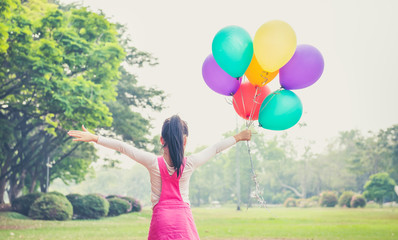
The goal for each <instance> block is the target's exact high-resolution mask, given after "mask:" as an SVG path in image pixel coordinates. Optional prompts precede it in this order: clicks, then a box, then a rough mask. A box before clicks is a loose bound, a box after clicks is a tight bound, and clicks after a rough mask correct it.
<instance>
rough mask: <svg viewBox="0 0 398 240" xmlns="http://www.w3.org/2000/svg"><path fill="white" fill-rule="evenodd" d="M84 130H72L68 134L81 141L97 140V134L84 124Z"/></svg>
mask: <svg viewBox="0 0 398 240" xmlns="http://www.w3.org/2000/svg"><path fill="white" fill-rule="evenodd" d="M82 129H83V131H78V130H71V131H69V132H68V135H69V136H71V137H74V138H75V139H73V141H80V142H97V141H98V136H97V135H95V134H92V133H90V132H89V131H88V130H87V129H86V128H85V127H84V125H82Z"/></svg>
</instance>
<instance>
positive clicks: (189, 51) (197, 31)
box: [61, 0, 398, 162]
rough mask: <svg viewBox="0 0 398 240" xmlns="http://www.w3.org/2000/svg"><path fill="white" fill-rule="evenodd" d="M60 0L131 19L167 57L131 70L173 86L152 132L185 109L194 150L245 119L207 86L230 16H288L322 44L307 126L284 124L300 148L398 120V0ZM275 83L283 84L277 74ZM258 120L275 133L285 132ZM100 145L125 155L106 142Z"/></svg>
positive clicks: (305, 92)
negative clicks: (207, 65) (209, 62)
mask: <svg viewBox="0 0 398 240" xmlns="http://www.w3.org/2000/svg"><path fill="white" fill-rule="evenodd" d="M61 2H63V3H72V2H77V3H80V4H82V5H84V6H88V7H89V8H90V9H91V10H94V11H97V10H98V9H101V10H102V11H103V12H104V13H105V14H106V16H108V17H109V18H110V20H111V21H113V22H120V23H122V24H125V25H126V26H127V27H128V32H129V34H130V35H131V38H132V40H133V45H134V46H136V47H137V48H138V49H139V50H141V51H146V52H149V53H152V54H153V56H154V57H156V58H158V62H159V64H158V65H157V66H155V67H149V66H148V67H144V68H141V69H133V70H132V72H133V73H134V74H136V75H137V76H138V82H139V84H140V85H145V86H150V87H156V88H158V89H161V90H163V91H165V93H166V94H167V95H168V98H167V100H166V102H165V103H164V104H165V106H166V107H167V108H166V109H165V110H163V111H162V112H161V113H149V114H150V116H151V118H153V119H154V121H153V125H154V128H153V131H152V135H156V134H159V133H160V130H161V125H162V123H163V121H164V119H165V118H167V117H170V116H171V115H173V114H179V115H180V117H181V118H183V119H184V120H186V121H187V122H188V125H189V128H190V129H189V130H190V137H189V142H188V146H187V150H188V151H194V149H195V148H196V147H198V146H202V145H210V144H212V143H215V142H217V141H218V140H220V139H222V134H223V133H225V132H227V131H231V130H234V129H235V128H236V123H237V121H238V123H239V125H242V124H244V121H243V120H242V119H239V120H238V117H237V114H236V113H235V111H234V109H233V107H232V105H229V104H228V103H227V101H226V99H225V97H224V96H221V95H219V94H217V93H215V92H213V91H212V90H211V89H210V88H208V87H207V85H206V84H205V82H204V80H203V78H202V72H201V71H202V63H203V61H204V60H205V58H206V57H207V56H208V55H209V54H210V53H211V44H212V40H213V37H214V36H215V34H216V33H217V32H218V31H219V30H220V29H222V28H223V27H226V26H229V25H237V26H240V27H242V28H244V29H246V30H247V31H248V32H249V33H250V34H251V36H252V38H253V37H254V35H255V33H256V30H257V29H258V28H259V27H260V26H261V25H262V24H264V23H265V22H267V21H270V20H275V19H279V20H282V21H285V22H287V23H288V24H289V25H290V26H291V27H292V28H293V29H294V31H295V32H296V35H297V41H298V44H310V45H313V46H315V47H316V48H318V49H319V50H320V51H321V53H322V55H323V57H324V60H325V69H324V72H323V75H322V77H321V78H320V80H318V82H316V83H315V84H314V85H312V86H310V87H308V88H305V89H302V90H296V91H294V92H295V93H296V94H297V95H298V96H299V97H300V99H301V101H302V103H303V107H304V114H303V117H302V118H301V120H300V122H299V123H306V124H307V126H306V127H302V128H301V127H299V126H298V125H296V126H294V127H293V128H291V129H288V130H286V131H284V132H287V133H288V134H289V136H291V137H292V139H294V140H295V141H296V142H297V146H298V148H299V147H300V146H303V145H304V144H307V143H308V142H311V141H314V142H315V145H314V146H315V150H317V151H321V150H322V148H323V147H324V143H325V142H326V141H327V140H328V139H330V138H333V137H336V136H338V132H339V131H344V130H351V129H360V130H361V131H362V132H367V131H378V130H379V129H385V128H387V127H390V126H392V125H393V124H397V123H398V107H397V103H398V94H397V93H396V92H397V88H398V77H397V69H398V59H397V56H398V14H397V13H398V1H396V0H379V1H376V0H375V1H373V0H362V1H356V0H350V1H348V0H333V1H332V0H323V1H320V0H304V1H296V0H290V1H287V0H278V1H277V0H274V1H251V0H246V1H233V0H217V1H216V0H211V1H209V0H201V1H187V0H169V1H160V0H159V1H154V0H147V1H138V0H129V1H127V0H125V1H123V0H112V1H109V0H84V1H70V0H62V1H61ZM269 86H270V88H271V90H276V89H278V88H279V79H278V77H277V78H275V79H274V80H273V81H272V82H271V83H270V84H269ZM146 114H148V113H146ZM256 125H258V124H257V123H256ZM254 130H255V131H257V132H262V133H264V134H265V135H271V136H273V135H278V134H282V133H283V132H274V131H270V130H266V129H262V128H259V127H255V129H254ZM298 150H300V149H298ZM100 154H101V155H106V154H111V156H112V155H113V157H114V158H120V157H119V156H115V155H114V154H113V152H111V153H109V152H108V153H106V151H104V150H103V149H102V150H101V151H100ZM131 162H132V161H131Z"/></svg>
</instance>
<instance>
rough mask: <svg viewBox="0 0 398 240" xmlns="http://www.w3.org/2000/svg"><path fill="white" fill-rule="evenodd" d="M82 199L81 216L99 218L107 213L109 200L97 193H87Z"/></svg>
mask: <svg viewBox="0 0 398 240" xmlns="http://www.w3.org/2000/svg"><path fill="white" fill-rule="evenodd" d="M82 201H83V204H82V205H83V206H82V209H81V212H80V213H81V215H80V217H81V218H84V219H99V218H102V217H106V216H107V215H108V212H109V202H108V201H107V200H106V199H105V198H104V197H102V196H100V195H98V194H88V195H85V196H83V197H82Z"/></svg>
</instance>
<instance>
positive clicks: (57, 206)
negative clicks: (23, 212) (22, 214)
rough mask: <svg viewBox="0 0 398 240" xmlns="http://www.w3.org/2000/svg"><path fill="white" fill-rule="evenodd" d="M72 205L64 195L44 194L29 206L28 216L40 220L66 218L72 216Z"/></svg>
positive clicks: (61, 219)
mask: <svg viewBox="0 0 398 240" xmlns="http://www.w3.org/2000/svg"><path fill="white" fill-rule="evenodd" d="M72 214H73V207H72V204H71V203H70V202H69V201H68V199H67V198H66V197H61V196H60V195H57V194H45V195H43V196H41V197H40V198H38V199H37V200H36V201H35V202H34V203H33V204H32V206H31V207H30V210H29V217H31V218H33V219H42V220H60V221H63V220H68V219H71V218H72Z"/></svg>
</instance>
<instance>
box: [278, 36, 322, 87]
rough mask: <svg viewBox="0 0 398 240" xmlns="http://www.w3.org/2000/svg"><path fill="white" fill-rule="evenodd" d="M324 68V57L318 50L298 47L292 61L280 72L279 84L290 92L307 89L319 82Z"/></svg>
mask: <svg viewBox="0 0 398 240" xmlns="http://www.w3.org/2000/svg"><path fill="white" fill-rule="evenodd" d="M323 68H324V61H323V57H322V54H321V52H320V51H319V50H318V49H316V48H315V47H313V46H311V45H306V44H302V45H298V46H297V48H296V51H295V53H294V55H293V57H292V58H291V59H290V61H289V62H288V63H286V65H285V66H283V67H282V68H281V69H280V70H279V82H280V84H281V86H282V87H283V88H285V89H288V90H294V89H301V88H306V87H309V86H311V85H312V84H314V83H315V82H316V81H318V79H319V78H320V77H321V75H322V73H323Z"/></svg>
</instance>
